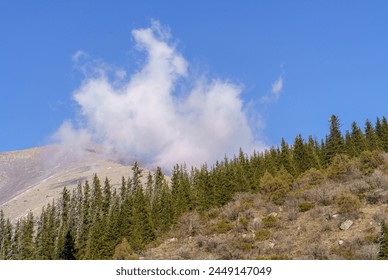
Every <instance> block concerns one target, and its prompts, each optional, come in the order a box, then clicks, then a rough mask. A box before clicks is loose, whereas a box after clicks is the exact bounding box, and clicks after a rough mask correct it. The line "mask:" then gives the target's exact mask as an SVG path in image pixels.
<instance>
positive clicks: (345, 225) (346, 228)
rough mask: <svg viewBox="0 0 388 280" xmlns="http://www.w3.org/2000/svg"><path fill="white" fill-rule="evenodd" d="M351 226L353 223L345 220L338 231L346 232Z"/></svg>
mask: <svg viewBox="0 0 388 280" xmlns="http://www.w3.org/2000/svg"><path fill="white" fill-rule="evenodd" d="M352 225H353V221H352V220H346V221H345V222H343V223H342V224H341V225H340V229H341V230H348V229H349V228H350V227H351V226H352Z"/></svg>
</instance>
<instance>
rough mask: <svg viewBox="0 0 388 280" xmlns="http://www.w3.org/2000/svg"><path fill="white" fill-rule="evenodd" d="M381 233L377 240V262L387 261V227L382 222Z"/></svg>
mask: <svg viewBox="0 0 388 280" xmlns="http://www.w3.org/2000/svg"><path fill="white" fill-rule="evenodd" d="M380 227H381V233H380V239H379V244H380V248H379V254H378V259H379V260H388V226H387V224H386V223H385V222H384V221H383V222H381V226H380Z"/></svg>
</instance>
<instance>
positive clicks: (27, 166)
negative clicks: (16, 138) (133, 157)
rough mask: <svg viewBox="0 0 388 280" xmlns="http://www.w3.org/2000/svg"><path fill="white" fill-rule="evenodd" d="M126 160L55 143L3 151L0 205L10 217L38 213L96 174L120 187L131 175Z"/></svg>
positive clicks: (0, 154) (0, 175) (100, 152)
mask: <svg viewBox="0 0 388 280" xmlns="http://www.w3.org/2000/svg"><path fill="white" fill-rule="evenodd" d="M124 159H125V157H123V156H121V155H119V154H115V153H106V152H105V151H104V150H102V149H101V148H100V147H98V146H95V147H92V148H89V149H83V150H72V149H64V148H63V147H60V146H58V145H52V146H45V147H39V148H31V149H26V150H20V151H12V152H6V153H0V208H1V209H3V211H4V214H5V216H6V217H9V218H10V219H11V220H15V219H17V218H19V217H22V216H25V215H26V214H27V213H28V211H32V212H33V213H34V214H36V215H38V214H40V211H41V209H42V207H43V206H44V205H46V204H47V203H49V202H51V201H52V200H53V199H56V198H57V197H58V196H59V194H60V193H61V191H62V189H63V187H65V186H66V187H67V188H69V189H72V188H74V187H75V186H77V184H78V183H79V182H81V183H82V182H84V181H85V180H86V179H88V180H91V179H92V177H93V174H95V173H98V175H99V176H100V178H105V177H108V178H109V180H110V182H111V185H112V186H113V187H114V186H119V185H121V178H122V176H129V175H130V174H131V166H130V165H129V164H126V162H129V160H130V159H128V158H126V159H125V161H124Z"/></svg>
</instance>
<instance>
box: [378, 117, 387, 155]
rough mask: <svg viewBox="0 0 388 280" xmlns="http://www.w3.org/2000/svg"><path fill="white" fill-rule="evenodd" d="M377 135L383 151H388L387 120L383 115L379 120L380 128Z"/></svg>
mask: <svg viewBox="0 0 388 280" xmlns="http://www.w3.org/2000/svg"><path fill="white" fill-rule="evenodd" d="M378 136H379V138H380V143H381V147H382V149H383V150H384V152H388V122H387V119H386V117H383V118H382V120H381V129H380V132H379V134H378Z"/></svg>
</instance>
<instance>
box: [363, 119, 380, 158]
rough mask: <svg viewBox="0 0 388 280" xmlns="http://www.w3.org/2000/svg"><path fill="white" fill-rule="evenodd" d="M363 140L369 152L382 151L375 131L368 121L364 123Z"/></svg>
mask: <svg viewBox="0 0 388 280" xmlns="http://www.w3.org/2000/svg"><path fill="white" fill-rule="evenodd" d="M365 140H366V146H367V149H368V150H369V151H371V152H373V151H379V150H381V149H382V147H381V143H380V139H379V137H378V136H377V134H376V131H375V129H374V127H373V125H372V123H371V122H370V121H369V120H366V122H365Z"/></svg>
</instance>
